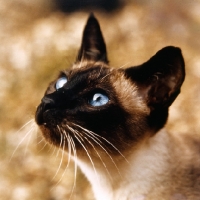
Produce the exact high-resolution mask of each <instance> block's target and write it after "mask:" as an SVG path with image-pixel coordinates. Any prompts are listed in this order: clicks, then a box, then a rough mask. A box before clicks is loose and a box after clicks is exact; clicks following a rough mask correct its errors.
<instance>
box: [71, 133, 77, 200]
mask: <svg viewBox="0 0 200 200" xmlns="http://www.w3.org/2000/svg"><path fill="white" fill-rule="evenodd" d="M69 140H70V142H71V146H72V150H73V155H74V184H73V187H72V191H71V194H70V197H69V200H70V199H71V197H72V194H73V192H74V189H75V187H76V179H77V153H76V146H75V143H74V141H73V139H72V138H71V137H70V136H69Z"/></svg>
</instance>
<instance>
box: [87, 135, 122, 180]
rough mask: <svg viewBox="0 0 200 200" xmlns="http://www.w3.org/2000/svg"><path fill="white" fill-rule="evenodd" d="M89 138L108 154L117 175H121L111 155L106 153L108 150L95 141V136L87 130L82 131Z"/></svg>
mask: <svg viewBox="0 0 200 200" xmlns="http://www.w3.org/2000/svg"><path fill="white" fill-rule="evenodd" d="M84 133H85V134H86V135H87V136H88V137H89V138H91V139H92V140H93V141H94V142H95V143H96V144H98V145H99V146H100V147H101V148H102V149H103V150H104V152H105V153H106V154H107V155H108V157H109V158H110V160H111V161H112V163H113V164H114V166H115V168H116V169H117V171H118V173H119V175H120V176H121V173H120V171H119V168H118V167H117V164H116V163H115V161H114V159H113V158H112V156H111V155H110V154H109V153H108V151H107V150H106V149H105V148H104V147H103V146H102V145H101V144H100V143H99V142H98V141H96V139H98V138H96V136H94V135H91V134H88V132H84Z"/></svg>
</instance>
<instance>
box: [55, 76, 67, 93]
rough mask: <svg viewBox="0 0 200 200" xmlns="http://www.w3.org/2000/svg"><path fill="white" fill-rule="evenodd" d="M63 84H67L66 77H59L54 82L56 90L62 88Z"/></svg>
mask: <svg viewBox="0 0 200 200" xmlns="http://www.w3.org/2000/svg"><path fill="white" fill-rule="evenodd" d="M65 83H67V78H66V77H61V78H59V79H58V80H57V82H56V90H58V89H60V88H62V87H63V86H64V85H65Z"/></svg>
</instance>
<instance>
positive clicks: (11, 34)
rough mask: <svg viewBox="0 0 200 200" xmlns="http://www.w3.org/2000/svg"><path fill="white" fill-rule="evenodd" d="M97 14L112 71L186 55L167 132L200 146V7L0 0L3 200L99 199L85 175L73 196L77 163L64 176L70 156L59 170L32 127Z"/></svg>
mask: <svg viewBox="0 0 200 200" xmlns="http://www.w3.org/2000/svg"><path fill="white" fill-rule="evenodd" d="M108 2H109V3H108ZM91 11H92V12H94V13H95V15H96V17H97V18H98V20H99V22H100V24H101V29H102V31H103V34H104V38H105V41H106V44H107V50H108V57H109V60H110V64H111V66H116V67H120V66H122V65H126V66H131V65H138V64H141V63H143V62H145V61H146V60H147V59H149V58H150V57H151V56H152V55H153V54H155V53H156V52H157V51H158V50H159V49H161V48H162V47H164V46H168V45H173V46H178V47H180V48H181V49H182V52H183V55H184V58H185V64H186V80H185V82H184V84H183V87H182V92H181V94H180V95H179V96H178V98H177V100H176V101H175V103H174V104H173V105H172V107H171V109H170V116H169V120H168V124H167V129H168V130H169V131H172V132H174V133H175V134H183V133H188V134H193V135H194V136H196V137H198V138H200V133H199V130H200V123H199V120H200V116H199V113H200V39H199V37H200V1H199V0H182V1H180V0H175V1H170V0H165V1H159V0H151V1H148V0H141V1H140V0H129V1H128V0H124V1H123V0H118V1H117V0H116V1H113V0H110V1H105V0H93V1H91V0H90V1H86V0H85V1H83V0H74V1H73V0H68V1H67V0H66V1H65V0H29V1H25V0H13V1H11V0H9V1H5V0H0V86H1V93H0V199H1V200H19V199H20V200H65V199H69V198H70V195H71V194H72V196H71V200H82V199H84V200H92V199H94V198H93V195H92V192H91V188H90V185H89V184H88V182H87V180H86V178H85V177H84V175H83V174H82V173H81V172H80V171H78V175H77V178H76V187H75V190H74V191H73V193H72V190H73V185H74V164H73V162H71V163H70V166H69V167H68V168H67V169H66V165H67V155H64V159H63V162H62V163H61V157H62V154H61V152H59V151H58V150H57V149H54V148H52V147H51V146H49V145H47V144H46V143H45V141H44V140H42V137H41V134H40V132H39V131H37V128H36V127H35V126H34V123H33V120H32V119H34V112H35V110H36V107H37V105H38V104H39V102H40V99H41V98H42V96H43V93H44V91H45V90H46V87H47V85H48V83H49V82H50V81H51V80H52V78H54V77H56V75H57V74H58V72H59V70H61V69H65V68H67V67H70V65H71V64H72V63H73V61H74V60H75V57H76V53H77V51H78V48H79V46H80V42H81V36H82V31H83V27H84V25H85V23H86V20H87V17H88V14H89V13H90V12H91ZM31 120H32V121H31ZM27 122H29V123H28V124H26V123H27ZM25 124H26V125H25ZM23 125H25V126H23ZM21 127H22V128H21ZM60 165H61V167H59V166H60Z"/></svg>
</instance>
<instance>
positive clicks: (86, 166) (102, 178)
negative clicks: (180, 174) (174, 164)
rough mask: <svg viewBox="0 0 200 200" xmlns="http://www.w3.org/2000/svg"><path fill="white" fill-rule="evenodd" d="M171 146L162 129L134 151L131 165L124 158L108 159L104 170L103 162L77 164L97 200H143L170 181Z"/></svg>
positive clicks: (127, 158) (94, 161)
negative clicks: (163, 183)
mask: <svg viewBox="0 0 200 200" xmlns="http://www.w3.org/2000/svg"><path fill="white" fill-rule="evenodd" d="M171 145H172V143H171V139H170V136H169V135H168V133H167V132H166V131H165V130H164V129H163V130H161V131H159V132H158V133H157V134H156V135H154V136H153V137H151V138H149V139H148V140H146V141H144V142H143V143H142V144H140V146H138V147H137V149H135V148H134V149H131V150H130V151H129V152H128V153H127V154H126V155H125V157H126V160H127V161H128V162H127V161H126V160H125V159H124V158H123V157H121V158H117V159H114V158H113V160H111V159H110V158H108V160H106V161H105V163H106V167H105V165H104V164H102V160H101V162H98V161H97V160H95V158H94V159H93V158H92V159H93V163H94V164H91V162H88V161H87V162H85V161H84V159H83V160H78V165H79V166H80V168H81V169H82V171H83V173H84V174H85V175H86V176H87V178H88V180H89V181H90V183H91V184H92V187H93V191H94V194H95V197H96V199H97V200H105V199H106V200H116V199H120V200H123V199H124V200H127V199H129V198H131V200H143V199H144V198H146V196H147V194H148V195H149V194H150V192H152V189H153V188H152V187H155V188H156V186H160V184H161V183H162V182H163V181H166V179H168V177H170V176H169V173H170V171H171V170H170V164H169V163H170V162H169V160H170V157H169V155H171V153H170V151H171ZM114 162H115V164H113V163H114ZM107 163H109V164H107ZM160 174H164V176H163V175H162V176H160ZM155 188H154V189H155Z"/></svg>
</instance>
